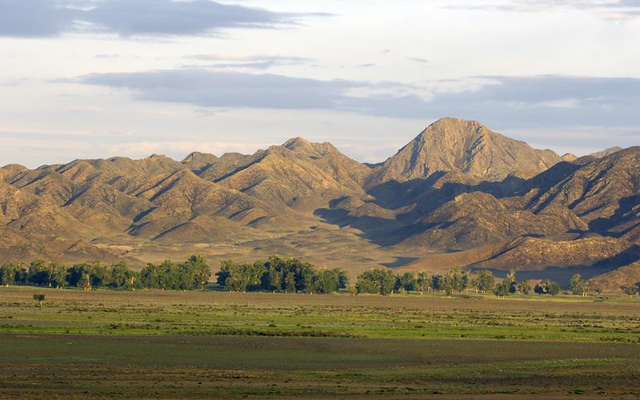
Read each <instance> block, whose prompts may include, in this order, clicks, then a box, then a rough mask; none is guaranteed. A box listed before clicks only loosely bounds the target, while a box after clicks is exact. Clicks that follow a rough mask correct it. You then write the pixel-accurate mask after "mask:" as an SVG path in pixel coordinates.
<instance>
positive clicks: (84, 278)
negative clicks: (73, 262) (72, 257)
mask: <svg viewBox="0 0 640 400" xmlns="http://www.w3.org/2000/svg"><path fill="white" fill-rule="evenodd" d="M76 287H77V288H78V289H82V290H84V291H85V292H89V291H91V290H92V289H93V287H92V286H91V275H89V273H88V272H84V273H83V274H82V275H81V276H80V279H78V282H77V283H76Z"/></svg>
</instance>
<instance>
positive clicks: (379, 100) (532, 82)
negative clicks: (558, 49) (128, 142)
mask: <svg viewBox="0 0 640 400" xmlns="http://www.w3.org/2000/svg"><path fill="white" fill-rule="evenodd" d="M77 82H79V83H83V84H88V85H99V86H105V87H111V88H119V89H126V90H130V91H131V92H132V93H133V95H134V96H135V98H137V99H139V100H144V101H155V102H173V103H187V104H192V105H196V106H198V107H218V108H261V109H291V110H296V109H297V110H301V109H325V110H336V111H349V112H356V113H361V114H364V115H372V116H382V117H392V118H408V119H431V118H439V117H443V116H457V117H461V118H468V119H477V120H481V121H484V122H486V123H491V124H494V125H495V126H499V127H513V126H541V127H550V126H555V127H561V126H585V125H589V126H640V114H638V112H637V110H638V109H640V79H636V78H598V77H571V76H554V75H544V76H532V77H508V76H488V77H474V78H471V79H469V80H468V82H469V83H467V84H466V87H464V86H463V87H461V86H462V85H463V84H465V81H461V82H458V84H454V83H451V82H445V84H440V83H438V82H436V83H434V85H433V87H432V88H431V90H430V91H427V90H426V89H425V88H419V87H413V86H410V85H406V84H399V83H398V84H396V83H393V82H384V83H371V82H365V81H350V80H332V81H322V80H315V79H306V78H293V77H288V76H283V75H274V74H249V73H241V72H225V71H217V70H208V69H178V70H159V71H149V72H134V73H108V74H92V75H87V76H84V77H81V78H79V79H78V80H77ZM451 88H455V89H451Z"/></svg>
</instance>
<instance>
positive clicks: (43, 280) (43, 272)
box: [27, 260, 51, 286]
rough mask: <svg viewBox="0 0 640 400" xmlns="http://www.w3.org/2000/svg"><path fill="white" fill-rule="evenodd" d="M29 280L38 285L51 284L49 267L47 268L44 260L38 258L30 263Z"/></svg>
mask: <svg viewBox="0 0 640 400" xmlns="http://www.w3.org/2000/svg"><path fill="white" fill-rule="evenodd" d="M27 281H28V282H29V283H32V284H34V285H38V286H46V285H49V286H50V284H51V282H50V281H49V269H48V268H47V263H46V262H45V261H43V260H36V261H33V262H32V263H31V264H29V271H28V272H27Z"/></svg>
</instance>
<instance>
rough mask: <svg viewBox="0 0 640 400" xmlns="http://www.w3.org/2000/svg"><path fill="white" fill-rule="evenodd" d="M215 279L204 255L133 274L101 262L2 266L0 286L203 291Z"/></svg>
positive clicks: (43, 262) (42, 262)
mask: <svg viewBox="0 0 640 400" xmlns="http://www.w3.org/2000/svg"><path fill="white" fill-rule="evenodd" d="M209 278H211V268H210V267H209V265H208V264H207V261H206V259H205V258H204V257H203V256H192V257H190V258H189V259H188V260H187V261H185V262H183V263H179V264H175V263H173V262H172V261H169V260H167V261H165V262H163V263H162V264H159V265H154V264H149V265H148V266H147V267H145V268H144V269H143V270H142V271H140V272H137V271H132V270H131V269H129V267H128V266H127V265H126V264H125V263H122V262H121V263H116V264H112V265H110V266H106V265H102V264H101V263H100V262H92V263H84V264H76V265H74V266H72V267H66V266H64V265H60V264H56V263H52V262H45V261H34V262H32V263H31V264H29V266H25V265H23V264H14V263H10V264H4V265H3V266H2V267H0V283H1V284H2V285H3V286H10V285H14V284H17V285H34V286H45V287H52V288H59V289H62V288H64V287H68V286H71V287H76V288H78V289H82V290H92V289H97V288H108V289H123V290H135V289H143V288H146V289H165V290H195V289H199V290H203V289H204V287H205V285H206V284H207V282H208V281H209Z"/></svg>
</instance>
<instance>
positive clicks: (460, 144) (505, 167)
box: [379, 118, 561, 181]
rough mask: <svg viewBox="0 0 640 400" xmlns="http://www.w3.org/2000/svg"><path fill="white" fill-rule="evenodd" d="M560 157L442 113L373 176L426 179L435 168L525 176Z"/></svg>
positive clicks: (487, 176) (498, 177)
mask: <svg viewBox="0 0 640 400" xmlns="http://www.w3.org/2000/svg"><path fill="white" fill-rule="evenodd" d="M559 161H561V158H560V157H559V156H558V155H557V154H555V153H554V152H553V151H551V150H535V149H533V148H531V147H530V146H529V145H528V144H526V143H524V142H521V141H517V140H513V139H510V138H507V137H505V136H503V135H501V134H499V133H495V132H492V131H491V130H489V129H488V128H487V127H485V126H484V125H482V124H480V123H479V122H476V121H465V120H462V119H456V118H443V119H440V120H438V121H436V122H434V123H433V124H431V125H429V126H428V127H427V128H426V129H425V130H424V131H423V132H422V133H420V135H418V136H417V137H416V138H415V139H414V140H413V141H411V142H410V143H409V144H408V145H406V146H405V147H403V148H402V149H401V150H400V151H399V152H398V153H397V154H396V155H395V156H393V157H391V158H390V159H389V160H387V162H386V163H385V164H384V166H383V168H382V170H381V173H380V175H379V179H380V180H382V181H386V180H399V181H403V180H413V179H426V178H428V177H430V176H432V175H433V174H435V173H437V172H460V173H462V174H463V175H464V176H465V177H466V178H469V179H471V180H485V181H502V180H504V179H505V178H507V177H509V176H516V177H520V178H530V177H532V176H535V175H536V174H538V173H540V172H542V171H544V170H546V169H548V168H549V167H551V166H553V165H555V164H556V163H558V162H559Z"/></svg>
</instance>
